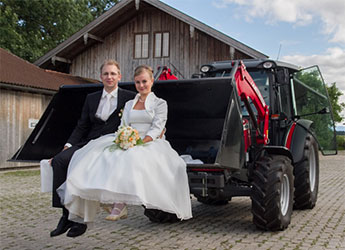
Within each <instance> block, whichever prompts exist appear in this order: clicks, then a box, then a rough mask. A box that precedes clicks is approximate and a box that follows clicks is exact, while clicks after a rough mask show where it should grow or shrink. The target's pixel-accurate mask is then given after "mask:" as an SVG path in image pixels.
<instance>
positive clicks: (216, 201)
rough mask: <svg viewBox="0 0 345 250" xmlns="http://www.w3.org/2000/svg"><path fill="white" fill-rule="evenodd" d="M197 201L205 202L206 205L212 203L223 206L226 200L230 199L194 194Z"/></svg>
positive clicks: (226, 202)
mask: <svg viewBox="0 0 345 250" xmlns="http://www.w3.org/2000/svg"><path fill="white" fill-rule="evenodd" d="M194 196H195V197H196V198H197V200H198V202H201V203H203V204H207V205H213V206H223V205H226V204H228V202H229V201H230V200H231V198H230V199H212V198H210V197H203V196H199V195H194Z"/></svg>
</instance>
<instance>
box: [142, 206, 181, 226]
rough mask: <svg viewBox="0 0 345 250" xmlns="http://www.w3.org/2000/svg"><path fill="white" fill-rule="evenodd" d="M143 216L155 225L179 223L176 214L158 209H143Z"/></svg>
mask: <svg viewBox="0 0 345 250" xmlns="http://www.w3.org/2000/svg"><path fill="white" fill-rule="evenodd" d="M144 215H145V216H146V217H148V218H149V219H150V221H152V222H157V223H166V222H169V223H172V222H177V221H179V219H178V218H177V216H176V214H171V213H167V212H164V211H161V210H158V209H147V208H145V212H144Z"/></svg>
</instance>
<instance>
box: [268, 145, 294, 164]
mask: <svg viewBox="0 0 345 250" xmlns="http://www.w3.org/2000/svg"><path fill="white" fill-rule="evenodd" d="M262 150H263V151H264V152H265V153H268V154H270V155H285V156H287V157H289V159H290V160H291V162H293V157H292V154H291V152H290V150H289V149H288V148H287V147H283V146H267V145H266V146H264V147H263V149H262Z"/></svg>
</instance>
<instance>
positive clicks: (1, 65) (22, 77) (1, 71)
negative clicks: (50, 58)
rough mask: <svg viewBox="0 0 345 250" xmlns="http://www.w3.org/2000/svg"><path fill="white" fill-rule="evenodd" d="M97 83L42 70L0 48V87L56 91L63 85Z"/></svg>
mask: <svg viewBox="0 0 345 250" xmlns="http://www.w3.org/2000/svg"><path fill="white" fill-rule="evenodd" d="M96 82H99V81H97V80H94V79H88V78H83V77H78V76H72V75H68V74H64V73H60V72H56V71H52V70H44V69H41V68H39V67H37V66H36V65H34V64H31V63H29V62H28V61H25V60H23V59H22V58H20V57H17V56H15V55H13V54H11V53H10V52H8V51H6V50H4V49H2V48H0V86H7V87H11V86H12V87H13V86H21V87H27V88H31V89H32V88H34V89H37V90H38V89H45V90H53V91H56V90H58V89H59V87H60V86H61V85H73V84H82V83H96Z"/></svg>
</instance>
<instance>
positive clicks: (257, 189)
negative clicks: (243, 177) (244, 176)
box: [251, 155, 294, 231]
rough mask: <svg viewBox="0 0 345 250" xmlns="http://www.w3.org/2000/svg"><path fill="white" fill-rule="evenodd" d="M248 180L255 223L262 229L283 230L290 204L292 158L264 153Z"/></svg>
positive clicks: (291, 200) (289, 214) (289, 212)
mask: <svg viewBox="0 0 345 250" xmlns="http://www.w3.org/2000/svg"><path fill="white" fill-rule="evenodd" d="M251 180H252V195H251V200H252V214H253V222H254V224H255V225H256V226H257V227H258V228H260V229H264V230H271V231H278V230H284V229H286V228H287V227H288V225H289V224H290V221H291V215H292V207H293V190H294V187H293V183H294V176H293V167H292V165H291V160H290V159H289V158H288V157H286V156H282V155H268V156H264V157H262V158H261V159H260V160H259V161H257V162H256V163H255V167H254V169H253V172H252V178H251Z"/></svg>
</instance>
